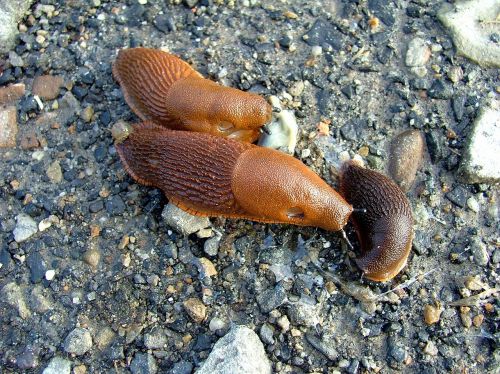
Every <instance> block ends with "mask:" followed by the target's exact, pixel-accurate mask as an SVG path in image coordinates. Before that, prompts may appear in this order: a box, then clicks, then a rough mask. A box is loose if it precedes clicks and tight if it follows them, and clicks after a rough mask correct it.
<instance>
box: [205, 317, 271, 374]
mask: <svg viewBox="0 0 500 374" xmlns="http://www.w3.org/2000/svg"><path fill="white" fill-rule="evenodd" d="M271 372H272V368H271V362H270V361H269V359H268V358H267V356H266V352H265V350H264V346H263V344H262V342H261V341H260V340H259V337H258V336H257V334H255V332H253V331H252V330H250V329H249V328H248V327H245V326H234V327H233V328H231V330H230V331H229V332H228V333H227V334H226V335H225V336H224V337H223V338H221V339H219V341H218V342H217V343H215V345H214V347H213V349H212V352H210V355H209V356H208V358H207V359H206V361H205V362H204V363H203V364H202V365H201V367H200V369H199V370H198V371H197V372H196V373H197V374H212V373H238V374H271Z"/></svg>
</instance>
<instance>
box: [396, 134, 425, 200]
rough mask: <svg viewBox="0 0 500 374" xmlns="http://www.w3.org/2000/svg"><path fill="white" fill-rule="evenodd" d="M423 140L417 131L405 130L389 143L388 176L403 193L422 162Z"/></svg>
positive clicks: (413, 178) (411, 182) (412, 180)
mask: <svg viewBox="0 0 500 374" xmlns="http://www.w3.org/2000/svg"><path fill="white" fill-rule="evenodd" d="M423 151H424V139H423V136H422V133H421V132H420V131H418V130H407V131H404V132H402V133H401V134H399V135H398V136H396V137H395V138H394V140H393V141H392V142H391V147H390V157H389V174H390V176H391V177H392V179H393V180H394V181H395V182H396V183H397V184H398V185H399V186H400V187H401V189H402V190H403V191H405V192H406V191H409V190H410V189H411V187H412V185H413V182H414V181H415V176H416V174H417V170H418V168H419V167H420V164H421V162H422V154H423Z"/></svg>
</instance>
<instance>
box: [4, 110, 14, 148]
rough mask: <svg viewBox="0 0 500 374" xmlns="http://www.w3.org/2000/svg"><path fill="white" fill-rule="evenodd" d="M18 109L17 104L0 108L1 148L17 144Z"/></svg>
mask: <svg viewBox="0 0 500 374" xmlns="http://www.w3.org/2000/svg"><path fill="white" fill-rule="evenodd" d="M16 136H17V109H16V107H15V106H9V107H6V108H0V148H11V147H15V146H16Z"/></svg>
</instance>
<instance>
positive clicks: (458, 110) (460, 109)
mask: <svg viewBox="0 0 500 374" xmlns="http://www.w3.org/2000/svg"><path fill="white" fill-rule="evenodd" d="M465 100H466V97H465V95H457V96H455V97H454V98H453V100H452V101H451V106H452V108H453V113H454V114H455V118H456V119H457V121H460V120H461V119H462V118H463V116H464V110H465Z"/></svg>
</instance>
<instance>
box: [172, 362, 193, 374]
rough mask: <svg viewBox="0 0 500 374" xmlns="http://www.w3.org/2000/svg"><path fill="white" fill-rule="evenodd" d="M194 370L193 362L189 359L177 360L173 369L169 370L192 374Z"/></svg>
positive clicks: (179, 373) (174, 372)
mask: <svg viewBox="0 0 500 374" xmlns="http://www.w3.org/2000/svg"><path fill="white" fill-rule="evenodd" d="M192 372H193V364H192V363H191V362H188V361H180V362H177V363H176V364H175V365H174V366H173V367H172V369H171V370H170V371H169V374H191V373H192Z"/></svg>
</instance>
